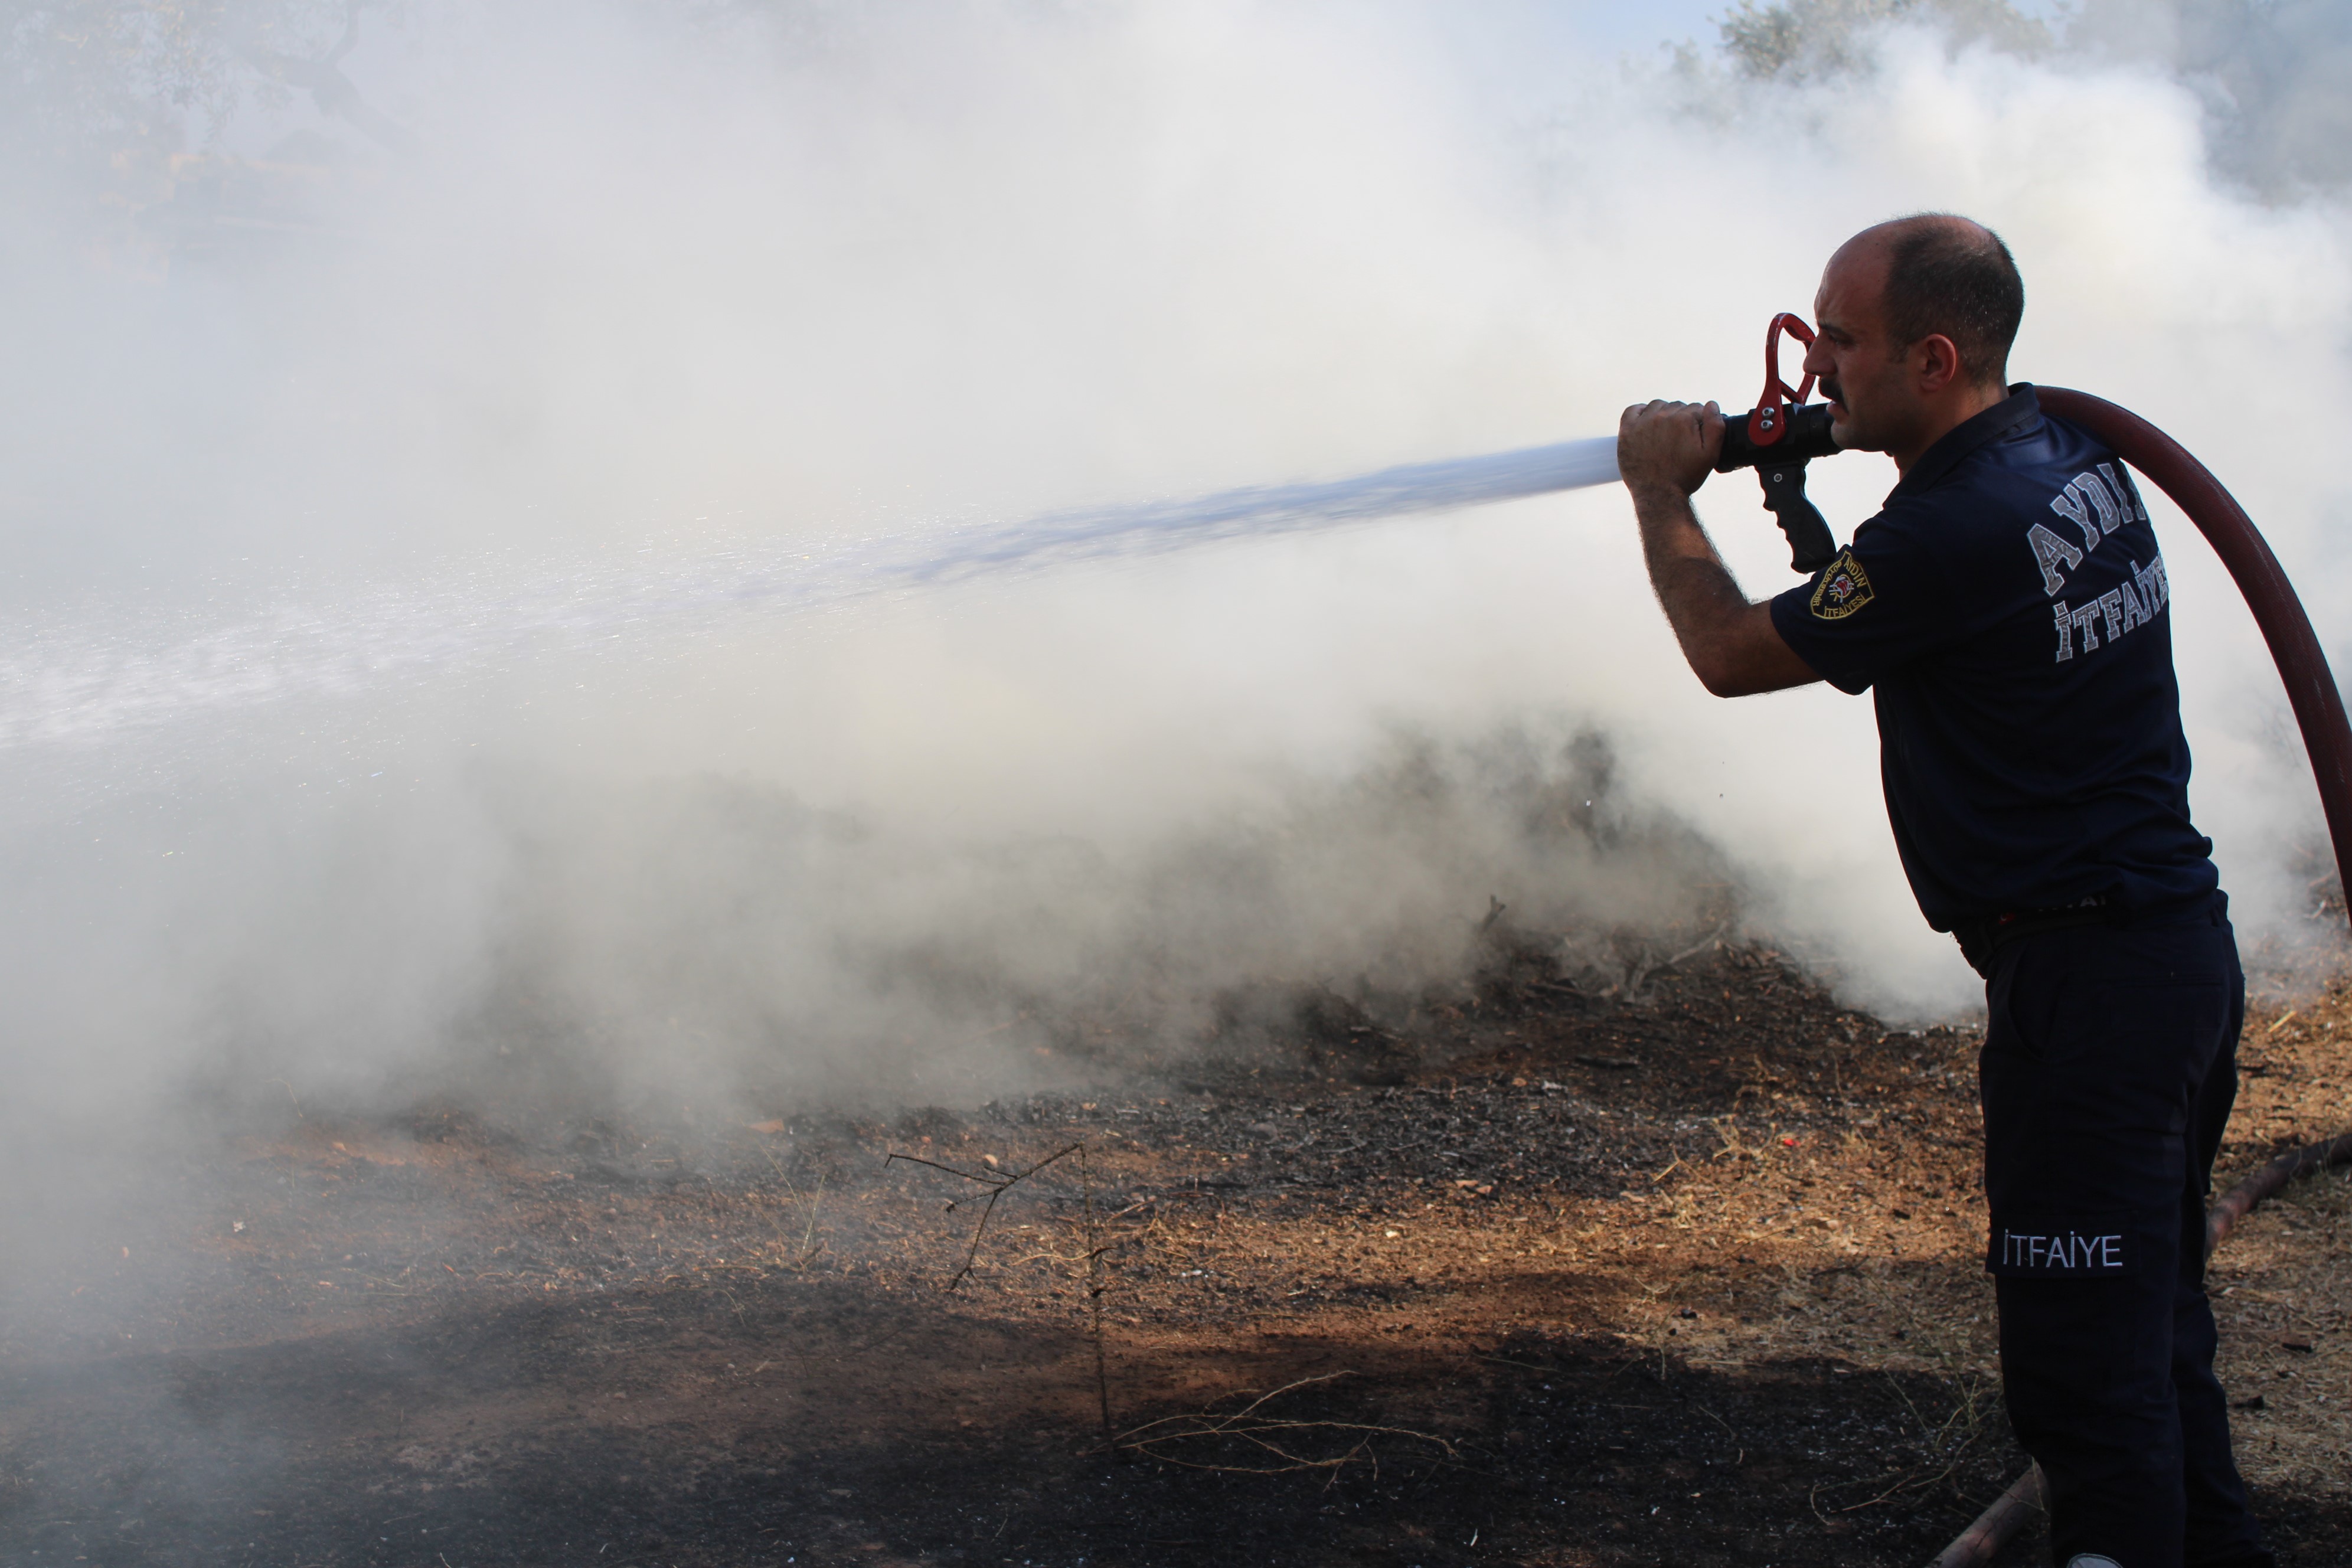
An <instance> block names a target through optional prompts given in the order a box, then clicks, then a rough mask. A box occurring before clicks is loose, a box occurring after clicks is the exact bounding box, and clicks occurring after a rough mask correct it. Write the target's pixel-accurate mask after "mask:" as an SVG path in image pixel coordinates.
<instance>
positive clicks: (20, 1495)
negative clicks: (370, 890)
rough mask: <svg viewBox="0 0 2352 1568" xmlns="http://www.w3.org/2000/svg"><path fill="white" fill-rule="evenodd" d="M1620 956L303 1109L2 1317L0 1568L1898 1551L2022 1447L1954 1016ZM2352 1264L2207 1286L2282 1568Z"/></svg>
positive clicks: (1790, 1560) (2331, 1121) (1952, 1522)
mask: <svg viewBox="0 0 2352 1568" xmlns="http://www.w3.org/2000/svg"><path fill="white" fill-rule="evenodd" d="M1623 978H1624V980H1625V981H1626V982H1628V984H1629V985H1630V989H1628V986H1620V987H1618V988H1617V994H1601V993H1598V992H1596V990H1595V988H1594V987H1592V986H1591V984H1584V985H1582V986H1580V985H1579V984H1576V983H1575V982H1574V981H1573V980H1571V979H1570V977H1568V976H1566V975H1564V974H1562V973H1559V971H1558V969H1557V967H1556V966H1547V965H1545V964H1542V963H1519V964H1517V965H1513V966H1509V967H1507V968H1506V969H1504V970H1503V971H1501V972H1498V973H1495V974H1492V975H1490V976H1489V977H1488V978H1487V980H1486V982H1485V983H1484V984H1482V985H1481V986H1479V987H1478V988H1476V989H1475V991H1473V992H1469V993H1465V994H1463V995H1461V996H1459V997H1457V998H1455V999H1454V1000H1452V1001H1450V1002H1449V1001H1445V1000H1443V999H1424V1000H1423V1003H1421V1004H1419V1005H1414V1006H1412V1007H1410V1008H1405V1009H1403V1010H1402V1011H1401V1012H1398V1013H1392V1014H1383V1013H1381V1010H1380V1009H1379V1008H1377V1007H1370V1006H1369V1005H1358V1004H1356V1003H1354V1002H1350V1001H1348V1000H1345V999H1342V998H1339V997H1337V996H1333V995H1330V994H1325V993H1304V994H1275V995H1273V996H1271V997H1267V996H1259V997H1244V998H1238V999H1236V1000H1235V1002H1234V1005H1233V1007H1232V1008H1230V1009H1229V1010H1228V1013H1229V1016H1228V1018H1227V1023H1228V1025H1229V1028H1228V1030H1227V1037H1226V1038H1224V1039H1223V1040H1222V1041H1212V1042H1208V1043H1206V1044H1205V1045H1203V1046H1202V1048H1201V1050H1200V1052H1198V1053H1197V1054H1193V1055H1188V1056H1184V1057H1176V1058H1168V1059H1165V1060H1160V1061H1157V1062H1151V1063H1147V1066H1146V1068H1145V1070H1142V1071H1136V1070H1132V1069H1129V1070H1122V1071H1119V1072H1117V1073H1114V1072H1112V1071H1111V1070H1110V1068H1108V1066H1106V1065H1104V1064H1103V1063H1101V1062H1100V1061H1096V1062H1095V1063H1094V1066H1093V1067H1092V1068H1088V1069H1087V1070H1096V1071H1097V1077H1098V1079H1099V1081H1100V1084H1101V1087H1099V1088H1097V1089H1088V1090H1086V1091H1084V1092H1083V1093H1080V1094H1075V1095H1067V1096H1060V1095H1056V1096H1041V1097H1035V1098H1030V1099H1024V1100H1017V1101H1015V1100H1005V1101H997V1102H991V1103H989V1104H987V1105H982V1106H947V1107H929V1108H924V1109H920V1110H911V1111H906V1112H903V1113H899V1114H896V1115H893V1116H891V1117H889V1118H887V1119H886V1118H881V1117H871V1118H860V1117H857V1116H854V1115H847V1114H843V1115H811V1114H803V1115H799V1116H791V1115H782V1116H778V1117H777V1118H775V1119H773V1120H766V1121H758V1122H756V1123H753V1124H751V1125H745V1124H743V1123H744V1122H745V1121H747V1120H748V1118H747V1117H740V1116H739V1117H737V1118H734V1119H733V1120H732V1121H730V1123H729V1124H727V1125H725V1126H714V1125H709V1124H705V1125H702V1126H699V1127H694V1126H686V1125H681V1124H678V1123H675V1122H672V1123H666V1124H664V1125H663V1126H661V1127H653V1126H643V1127H639V1126H632V1125H625V1124H621V1123H616V1122H610V1121H598V1122H586V1123H580V1124H575V1125H569V1126H564V1127H561V1128H558V1129H553V1130H541V1131H536V1132H533V1133H529V1134H525V1133H518V1132H515V1131H509V1130H503V1129H501V1128H499V1127H495V1126H490V1125H486V1124H483V1123H480V1122H478V1121H473V1120H470V1119H469V1118H467V1116H465V1115H464V1114H462V1113H460V1112H458V1111H457V1110H454V1109H449V1108H426V1109H424V1110H418V1111H416V1112H415V1113H414V1114H411V1115H407V1116H404V1117H402V1118H399V1119H396V1120H394V1121H373V1122H360V1121H327V1120H322V1119H320V1118H318V1117H315V1116H310V1117H298V1118H296V1119H294V1120H293V1121H290V1122H289V1125H288V1126H287V1127H286V1129H285V1130H284V1131H283V1132H282V1134H281V1135H276V1136H272V1137H268V1138H260V1139H256V1140H255V1141H253V1142H251V1143H249V1144H248V1145H247V1146H246V1147H244V1148H242V1149H241V1150H239V1151H237V1152H236V1153H235V1154H234V1155H233V1156H232V1157H226V1158H223V1159H219V1160H213V1161H209V1162H203V1163H198V1164H196V1165H194V1166H192V1167H191V1168H190V1169H189V1171H188V1173H187V1176H186V1184H185V1187H184V1192H183V1193H182V1194H180V1195H179V1196H178V1197H177V1198H175V1199H174V1200H173V1202H172V1203H170V1204H167V1205H161V1206H160V1207H159V1209H158V1211H157V1214H156V1216H155V1219H154V1223H153V1226H152V1229H151V1230H150V1231H149V1232H146V1233H142V1236H141V1237H139V1238H137V1239H138V1246H137V1248H136V1250H135V1252H134V1250H133V1248H131V1247H127V1246H119V1245H118V1244H117V1242H116V1239H115V1238H114V1237H92V1238H90V1246H89V1248H88V1249H87V1252H86V1254H85V1256H84V1258H83V1259H82V1261H81V1262H80V1263H79V1265H77V1267H76V1268H75V1269H74V1270H71V1272H72V1273H73V1274H74V1278H71V1279H63V1278H61V1279H58V1280H57V1281H55V1289H54V1290H52V1291H51V1292H50V1293H49V1295H48V1296H47V1297H46V1298H44V1299H43V1300H45V1301H46V1305H45V1306H41V1307H39V1308H38V1309H37V1310H36V1309H27V1310H26V1317H25V1318H24V1319H23V1321H20V1322H18V1323H17V1324H16V1326H15V1327H14V1328H13V1329H12V1330H11V1331H10V1332H9V1335H8V1337H7V1339H6V1340H5V1342H0V1557H5V1560H6V1561H8V1562H11V1563H19V1562H21V1563H78V1562H89V1563H256V1564H264V1563H268V1564H327V1563H338V1564H362V1563H385V1564H395V1563H397V1564H446V1568H474V1565H475V1564H484V1563H580V1564H589V1563H593V1564H599V1565H604V1564H610V1565H615V1568H617V1565H619V1564H680V1565H684V1564H700V1563H730V1564H733V1563H741V1564H764V1563H793V1564H802V1563H872V1564H890V1563H940V1564H946V1563H974V1564H978V1563H990V1564H998V1563H1017V1564H1045V1563H1052V1564H1056V1565H1075V1564H1078V1563H1098V1564H1104V1565H1111V1564H1135V1565H1139V1568H1140V1565H1143V1564H1157V1563H1169V1564H1178V1563H1268V1564H1273V1563H1300V1564H1309V1563H1312V1564H1321V1563H1368V1564H1395V1565H1399V1568H1404V1565H1412V1564H1421V1565H1426V1568H1437V1565H1439V1564H1446V1565H1455V1564H1463V1565H1466V1564H1489V1565H1502V1564H1509V1563H1527V1564H1559V1565H1570V1564H1575V1565H1585V1564H1592V1565H1600V1564H1619V1563H1625V1564H1633V1563H1642V1564H1653V1563H1672V1564H1693V1565H1696V1564H1712V1563H1726V1564H1729V1563H1739V1564H1769V1563H1781V1564H1799V1563H1804V1564H1813V1563H1855V1564H1865V1563H1866V1564H1877V1563H1886V1564H1898V1563H1900V1564H1916V1563H1924V1562H1926V1561H1927V1559H1928V1558H1929V1557H1931V1556H1932V1555H1933V1554H1934V1552H1936V1551H1937V1549H1938V1548H1939V1547H1940V1546H1941V1545H1942V1543H1943V1542H1945V1541H1947V1540H1948V1539H1949V1537H1950V1536H1951V1535H1952V1534H1953V1533H1955V1532H1956V1531H1958V1529H1960V1528H1961V1527H1962V1526H1963V1525H1964V1524H1966V1523H1967V1521H1969V1519H1970V1518H1971V1517H1972V1516H1973V1515H1974V1514H1975V1513H1976V1512H1977V1510H1979V1508H1980V1507H1981V1506H1982V1505H1983V1504H1984V1503H1985V1502H1986V1501H1987V1500H1990V1498H1991V1497H1992V1496H1994V1495H1995V1494H1996V1493H1997V1492H1998V1491H1999V1490H2000V1488H2001V1486H2002V1485H2003V1484H2005V1483H2006V1481H2007V1480H2008V1479H2009V1478H2010V1477H2011V1475H2012V1474H2013V1473H2014V1472H2015V1471H2016V1470H2017V1469H2018V1468H2020V1466H2021V1457H2020V1456H2019V1454H2018V1453H2017V1452H2016V1450H2015V1447H2014V1446H2013V1444H2012V1443H2011V1440H2010V1437H2009V1436H2008V1432H2007V1428H2006V1425H2005V1422H2004V1421H2003V1419H2002V1417H2001V1415H2000V1405H1999V1398H1998V1391H1997V1384H1996V1382H1995V1376H1994V1370H1993V1368H1994V1361H1993V1346H1992V1342H1991V1330H1990V1291H1989V1289H1988V1288H1987V1286H1986V1284H1985V1282H1984V1280H1983V1279H1982V1278H1981V1276H1980V1273H1979V1268H1978V1267H1977V1259H1978V1258H1979V1256H1980V1248H1981V1235H1982V1222H1983V1215H1982V1210H1981V1205H1980V1204H1979V1200H1978V1197H1977V1195H1976V1181H1977V1154H1976V1116H1975V1109H1974V1103H1973V1098H1972V1075H1973V1053H1974V1050H1975V1046H1976V1040H1975V1038H1974V1037H1973V1036H1972V1035H1971V1034H1970V1033H1969V1031H1967V1030H1964V1029H1961V1030H1955V1029H1949V1028H1941V1029H1934V1030H1929V1031H1927V1032H1925V1033H1920V1034H1908V1033H1890V1032H1889V1031H1888V1030H1887V1029H1886V1028H1885V1026H1882V1025H1881V1024H1879V1023H1878V1022H1877V1021H1875V1020H1873V1019H1871V1018H1869V1017H1867V1016H1863V1015H1860V1014H1857V1013H1854V1012H1852V1011H1849V1010H1845V1009H1843V1008H1841V1007H1839V1006H1838V1005H1835V1004H1834V1003H1833V1002H1832V1000H1831V999H1830V998H1829V997H1828V996H1827V995H1826V994H1823V993H1822V991H1821V990H1820V989H1818V988H1817V987H1816V986H1814V985H1813V984H1811V983H1810V982H1809V981H1808V980H1806V979H1805V978H1804V977H1803V976H1802V975H1801V973H1799V972H1798V971H1797V970H1796V969H1795V968H1793V967H1792V966H1790V964H1788V963H1785V962H1784V961H1783V960H1781V959H1780V956H1779V955H1777V954H1774V953H1772V952H1766V951H1762V950H1759V949H1754V948H1736V947H1722V946H1717V947H1715V948H1713V949H1711V950H1706V951H1702V952H1697V953H1696V954H1692V955H1686V956H1685V958H1684V959H1683V960H1681V961H1680V962H1679V963H1676V964H1674V965H1671V966H1668V967H1666V968H1664V970H1662V971H1659V972H1657V973H1647V974H1643V973H1637V972H1636V971H1635V970H1633V969H1628V970H1627V971H1626V972H1625V974H1624V976H1623ZM2347 1030H2352V994H2347V993H2331V994H2325V995H2319V996H2315V997H2312V998H2310V999H2308V1000H2306V1001H2305V1003H2304V1004H2303V1005H2300V1006H2298V1007H2296V1008H2294V1009H2293V1010H2292V1011H2283V1009H2282V1008H2280V1007H2272V1008H2269V1009H2267V1010H2264V1011H2261V1012H2259V1013H2258V1015H2257V1017H2256V1020H2255V1022H2254V1023H2253V1025H2252V1026H2250V1028H2249V1031H2248V1039H2247V1043H2246V1047H2245V1056H2246V1060H2247V1069H2248V1076H2247V1079H2246V1089H2245V1092H2244V1094H2243V1096H2242V1102H2241V1109H2240V1113H2239V1116H2238V1118H2237V1121H2236V1122H2235V1124H2234V1126H2233V1130H2232V1141H2231V1146H2230V1148H2229V1151H2228V1152H2227V1153H2226V1154H2225V1156H2224V1162H2223V1163H2224V1167H2225V1171H2226V1172H2229V1173H2234V1172H2237V1171H2241V1170H2243V1169H2245V1168H2248V1167H2250V1166H2252V1164H2254V1163H2258V1162H2259V1161H2260V1160H2262V1159H2263V1158H2265V1157H2267V1156H2268V1155H2270V1154H2271V1153H2273V1152H2276V1151H2278V1150H2280V1149H2282V1148H2284V1147H2287V1146H2290V1145H2292V1144H2294V1143H2296V1142H2303V1141H2306V1140H2308V1139H2310V1138H2313V1137H2316V1136H2319V1135H2322V1134H2323V1133H2330V1132H2334V1131H2338V1130H2340V1129H2342V1128H2344V1127H2347V1126H2352V1095H2347V1076H2346V1070H2345V1067H2344V1056H2343V1040H2344V1038H2345V1036H2346V1034H2347ZM1082 1035H1083V1032H1080V1036H1073V1037H1071V1038H1070V1039H1069V1040H1067V1041H1066V1048H1067V1049H1068V1050H1069V1051H1072V1052H1077V1053H1080V1054H1081V1055H1083V1053H1084V1052H1085V1051H1086V1050H1087V1048H1088V1047H1087V1046H1086V1044H1085V1041H1084V1039H1083V1038H1082V1037H1081V1036H1082ZM1081 1066H1082V1067H1083V1066H1085V1064H1084V1063H1082V1064H1081ZM755 1114H756V1113H755ZM894 1154H899V1155H911V1156H913V1157H914V1160H905V1159H901V1160H892V1159H891V1158H890V1156H892V1155H894ZM1056 1155H1058V1156H1059V1157H1058V1158H1054V1156H1056ZM1049 1159H1050V1160H1051V1163H1046V1164H1044V1165H1043V1166H1042V1168H1039V1167H1040V1163H1041V1162H1045V1161H1048V1160H1049ZM915 1161H929V1162H934V1163H932V1164H924V1163H915ZM942 1166H945V1167H952V1168H953V1169H952V1170H950V1169H942V1168H940V1167H942ZM956 1172H963V1173H969V1175H961V1174H958V1173H956ZM1015 1178H1019V1179H1017V1180H1016V1179H1015ZM998 1188H1001V1189H1002V1190H1001V1191H997V1190H996V1189H998ZM992 1196H993V1200H994V1201H993V1204H992V1205H991V1202H990V1200H991V1198H992ZM983 1217H984V1218H985V1222H986V1223H985V1228H984V1231H983V1230H982V1229H980V1228H979V1227H980V1222H981V1221H982V1219H983ZM2348 1241H2352V1188H2347V1184H2346V1182H2345V1180H2344V1179H2343V1178H2341V1177H2323V1178H2318V1179H2316V1180H2314V1181H2310V1182H2306V1183H2305V1184H2301V1185H2300V1186H2298V1187H2297V1188H2295V1189H2293V1190H2292V1191H2291V1192H2290V1193H2289V1194H2287V1196H2286V1198H2285V1199H2284V1201H2282V1202H2280V1203H2278V1204H2275V1205H2271V1206H2269V1207H2266V1208H2265V1209H2263V1210H2262V1211H2259V1212H2258V1213H2257V1214H2256V1215H2254V1216H2252V1218H2251V1219H2250V1220H2249V1221H2248V1222H2247V1223H2246V1224H2245V1225H2244V1226H2242V1227H2241V1229H2240V1231H2239V1232H2238V1234H2237V1235H2236V1236H2234V1237H2232V1238H2231V1242H2230V1244H2229V1246H2228V1247H2227V1249H2226V1250H2225V1251H2224V1252H2223V1253H2222V1254H2221V1256H2220V1257H2219V1258H2217V1259H2216V1274H2217V1279H2216V1289H2217V1290H2218V1291H2220V1292H2221V1296H2220V1300H2219V1308H2220V1310H2221V1314H2222V1318H2223V1323H2224V1332H2225V1335H2227V1337H2228V1349H2227V1352H2226V1362H2225V1372H2226V1373H2227V1375H2228V1378H2229V1380H2230V1384H2231V1394H2232V1396H2233V1399H2235V1400H2236V1401H2237V1403H2238V1404H2239V1405H2240V1414H2239V1415H2238V1420H2239V1422H2240V1429H2241V1441H2242V1454H2243V1457H2244V1459H2245V1462H2246V1467H2247V1468H2248V1471H2249V1473H2250V1476H2251V1477H2252V1479H2253V1481H2254V1483H2255V1485H2256V1488H2257V1491H2258V1494H2259V1499H2260V1502H2261V1505H2262V1507H2263V1510H2264V1512H2265V1515H2266V1517H2267V1518H2268V1520H2269V1521H2270V1522H2271V1524H2272V1527H2273V1531H2274V1533H2275V1536H2276V1539H2277V1542H2278V1544H2279V1545H2280V1546H2281V1548H2282V1556H2283V1560H2284V1562H2286V1563H2291V1564H2294V1565H2296V1568H2320V1565H2324V1564H2334V1563H2347V1562H2352V1547H2347V1545H2346V1544H2345V1542H2352V1485H2347V1478H2352V1452H2347V1450H2352V1421H2347V1415H2346V1413H2347V1408H2352V1334H2347V1325H2346V1322H2345V1310H2344V1308H2343V1305H2342V1303H2343V1300H2344V1299H2345V1294H2346V1286H2347V1282H2352V1256H2348V1255H2347V1242H2348ZM975 1243H976V1244H975ZM118 1253H119V1254H120V1256H118ZM967 1260H969V1263H970V1268H969V1271H968V1272H964V1273H962V1274H961V1279H959V1278H958V1276H959V1271H960V1270H961V1269H963V1268H964V1265H965V1264H966V1262H967ZM1089 1268H1092V1269H1093V1270H1094V1271H1095V1273H1094V1275H1093V1277H1092V1278H1093V1279H1094V1280H1095V1281H1096V1282H1097V1283H1098V1284H1099V1286H1100V1288H1101V1293H1100V1295H1099V1298H1098V1304H1099V1310H1100V1314H1101V1317H1100V1323H1099V1329H1098V1331H1097V1323H1096V1321H1095V1319H1094V1316H1093V1306H1094V1304H1095V1302H1096V1300H1097V1299H1096V1298H1093V1297H1090V1296H1089V1293H1088V1292H1089V1282H1090V1276H1089ZM951 1282H952V1284H953V1288H952V1289H949V1288H948V1287H949V1286H950V1283H951ZM1106 1410H1107V1414H1108V1424H1107V1425H1108V1436H1109V1437H1110V1439H1111V1441H1109V1442H1108V1443H1107V1442H1106ZM2038 1556H2039V1552H2038V1547H2037V1546H2036V1544H2035V1543H2034V1542H2032V1541H2030V1540H2029V1541H2028V1542H2024V1543H2021V1545H2020V1546H2018V1547H2015V1548H2012V1549H2011V1552H2010V1554H2009V1555H2008V1557H2007V1558H2005V1559H2004V1561H2006V1562H2009V1563H2024V1562H2029V1561H2036V1560H2038Z"/></svg>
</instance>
